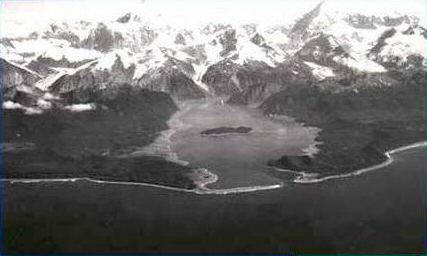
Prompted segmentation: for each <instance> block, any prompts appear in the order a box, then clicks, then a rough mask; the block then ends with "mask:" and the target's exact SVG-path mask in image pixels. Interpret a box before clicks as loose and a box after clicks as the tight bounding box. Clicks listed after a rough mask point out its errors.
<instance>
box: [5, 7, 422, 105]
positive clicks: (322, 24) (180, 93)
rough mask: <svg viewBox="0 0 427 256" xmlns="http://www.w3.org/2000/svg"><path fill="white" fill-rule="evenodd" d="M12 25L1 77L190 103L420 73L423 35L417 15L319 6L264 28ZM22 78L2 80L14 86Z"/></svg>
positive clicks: (134, 18) (133, 19)
mask: <svg viewBox="0 0 427 256" xmlns="http://www.w3.org/2000/svg"><path fill="white" fill-rule="evenodd" d="M9 25H10V24H9ZM12 25H13V26H10V27H14V28H15V27H16V30H14V31H13V33H12V32H11V33H4V34H3V38H2V39H1V58H2V59H3V60H4V61H7V63H8V65H13V66H16V68H12V69H11V68H8V69H5V70H7V71H6V72H13V73H12V74H8V73H6V77H14V76H17V75H16V74H18V73H19V72H18V71H17V70H26V71H28V72H29V73H31V74H34V76H35V77H38V82H37V83H36V84H35V83H33V84H31V85H28V86H32V87H34V88H37V89H38V90H41V91H45V92H49V93H52V94H55V95H57V96H59V95H60V94H63V93H67V92H70V91H73V90H76V89H81V88H91V87H95V88H97V87H99V88H103V87H105V86H109V85H114V86H118V85H120V84H129V85H132V86H133V87H135V88H141V89H148V90H156V91H164V92H167V93H170V94H171V95H172V96H173V97H175V98H177V99H189V98H199V97H204V95H205V94H207V93H208V94H209V93H216V94H226V95H232V94H235V93H243V92H244V93H248V91H247V89H248V88H252V87H253V86H255V87H257V86H258V87H257V88H259V85H263V86H264V87H265V86H267V87H268V86H270V87H274V88H276V87H278V88H279V89H280V86H278V85H280V84H283V83H285V82H289V81H299V80H301V81H310V82H313V81H322V80H324V79H334V78H337V79H342V78H343V77H346V76H348V75H349V73H350V72H358V73H367V74H380V73H386V72H388V71H389V70H390V69H393V68H411V67H412V68H419V64H420V63H421V65H424V60H425V52H424V48H425V42H426V38H427V31H426V29H425V28H424V27H422V26H421V23H420V21H419V19H418V18H417V17H414V16H410V15H406V14H399V15H397V14H396V15H394V16H390V15H385V16H374V15H365V14H360V13H349V12H347V13H346V12H340V11H339V10H337V9H334V8H332V7H330V6H329V3H328V2H322V3H320V4H318V5H317V6H316V7H315V8H314V9H313V10H309V11H308V12H307V13H305V14H303V15H301V17H300V18H299V19H297V20H295V21H293V22H290V23H288V24H270V25H269V26H266V25H260V24H254V23H252V24H240V25H235V24H233V25H232V24H227V23H218V22H211V23H204V24H198V26H192V27H191V28H179V27H176V26H174V24H168V23H167V19H163V20H157V21H156V22H153V21H152V20H144V17H140V16H139V15H136V14H133V13H126V14H125V15H123V16H121V17H118V18H117V19H115V20H111V21H107V22H93V21H74V22H52V23H48V24H44V25H37V27H34V28H31V26H30V24H23V23H16V24H15V23H13V24H12ZM17 31H22V32H21V34H19V33H18V32H17ZM2 63H3V62H2ZM5 63H6V62H5ZM417 65H418V66H417ZM3 66H4V65H3V64H2V68H3ZM290 67H291V68H290ZM307 72H311V74H308V73H307ZM3 73H4V71H3V70H2V75H3ZM289 79H290V80H289ZM21 80H22V79H21ZM21 80H20V79H14V80H13V79H12V80H11V81H13V83H15V86H18V85H21V84H22V83H23V82H22V81H21ZM301 81H300V82H301ZM7 83H8V84H10V82H9V81H8V82H7ZM2 84H4V82H3V79H2ZM264 87H263V88H264ZM252 89H253V88H252ZM273 91H276V89H274V90H273ZM55 97H56V96H55Z"/></svg>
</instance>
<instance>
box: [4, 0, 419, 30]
mask: <svg viewBox="0 0 427 256" xmlns="http://www.w3.org/2000/svg"><path fill="white" fill-rule="evenodd" d="M1 2H2V4H1V6H0V15H1V21H2V22H7V21H9V20H18V21H25V22H41V21H45V20H49V21H50V20H91V21H95V20H98V21H104V20H115V19H117V17H119V16H121V15H123V14H124V13H126V12H134V13H138V14H139V15H140V16H141V18H143V19H144V18H153V17H156V16H158V15H159V14H160V13H161V15H162V16H163V17H164V19H166V20H169V21H170V22H173V23H175V24H177V25H186V24H187V25H188V24H194V23H197V22H201V21H218V20H220V21H227V22H255V23H263V22H264V23H276V24H277V23H280V22H287V21H289V20H294V19H296V18H298V17H300V16H301V15H302V14H303V13H305V12H307V11H309V10H311V9H312V8H313V7H314V6H315V5H316V4H318V3H319V2H320V0H308V1H307V0H306V1H279V0H276V1H274V0H272V1H260V0H258V1H254V0H253V1H237V0H234V1H224V0H215V1H207V0H185V1H172V0H145V1H141V0H124V1H123V0H122V1H120V2H119V1H101V0H95V1H93V0H92V1H83V0H75V1H66V0H50V1H38V0H2V1H1ZM325 6H328V8H332V9H339V10H347V11H354V12H361V13H366V14H378V13H380V14H393V13H394V12H396V11H397V12H400V13H408V14H416V15H418V16H420V17H423V18H425V16H426V12H425V10H426V4H424V2H423V1H422V0H419V1H417V0H401V1H390V0H389V1H386V0H373V1H366V0H365V1H354V0H351V1H350V0H326V4H325ZM325 6H324V7H323V9H324V8H325Z"/></svg>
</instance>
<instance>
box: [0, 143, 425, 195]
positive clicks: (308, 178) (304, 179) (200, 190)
mask: <svg viewBox="0 0 427 256" xmlns="http://www.w3.org/2000/svg"><path fill="white" fill-rule="evenodd" d="M426 146H427V141H422V142H418V143H414V144H410V145H407V146H403V147H399V148H396V149H393V150H390V151H387V152H386V153H384V154H385V155H386V156H387V158H388V159H387V160H386V161H385V162H382V163H380V164H377V165H374V166H371V167H368V168H363V169H360V170H357V171H354V172H351V173H346V174H339V175H331V176H326V177H322V178H316V177H317V176H318V174H317V173H305V172H295V171H292V170H283V169H278V168H274V169H276V170H279V171H284V172H291V173H297V174H299V176H298V177H297V178H295V179H294V180H293V182H295V183H319V182H323V181H326V180H331V179H340V178H348V177H352V176H357V175H360V174H363V173H366V172H369V171H373V170H376V169H379V168H383V167H385V166H387V165H389V164H391V163H392V162H393V157H392V156H391V155H392V154H394V153H397V152H400V151H404V150H408V149H413V148H417V147H426ZM204 172H207V173H209V174H210V175H212V177H213V178H212V179H210V182H207V183H203V182H201V183H199V184H198V187H197V188H196V189H182V188H174V187H170V186H163V185H156V184H151V183H140V182H126V181H104V180H96V179H91V178H88V177H76V178H55V179H7V178H6V179H1V182H9V183H11V184H13V183H40V182H77V181H88V182H93V183H98V184H111V185H131V186H146V187H153V188H160V189H166V190H171V191H179V192H187V193H194V194H199V195H226V194H237V193H247V192H256V191H262V190H271V189H278V188H281V187H283V183H281V184H274V185H268V186H249V187H236V188H226V189H209V188H206V187H205V185H207V184H210V183H213V182H215V181H216V180H217V179H218V177H217V175H215V174H213V173H210V172H209V171H208V170H206V169H205V170H204Z"/></svg>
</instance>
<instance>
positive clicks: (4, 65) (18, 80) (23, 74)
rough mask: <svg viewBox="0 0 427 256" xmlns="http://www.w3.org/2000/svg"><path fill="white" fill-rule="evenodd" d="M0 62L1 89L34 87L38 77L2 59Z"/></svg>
mask: <svg viewBox="0 0 427 256" xmlns="http://www.w3.org/2000/svg"><path fill="white" fill-rule="evenodd" d="M0 61H1V87H2V88H10V87H16V86H18V85H28V86H31V85H34V83H35V82H36V81H37V80H39V79H40V77H39V76H38V75H37V74H36V73H34V72H31V71H29V70H27V69H24V68H21V67H18V66H16V65H13V64H11V63H9V62H8V61H6V60H4V59H0Z"/></svg>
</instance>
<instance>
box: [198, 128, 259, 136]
mask: <svg viewBox="0 0 427 256" xmlns="http://www.w3.org/2000/svg"><path fill="white" fill-rule="evenodd" d="M250 131H252V128H250V127H246V126H239V127H228V126H221V127H217V128H213V129H208V130H204V131H202V132H201V134H202V135H220V134H228V133H249V132H250Z"/></svg>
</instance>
